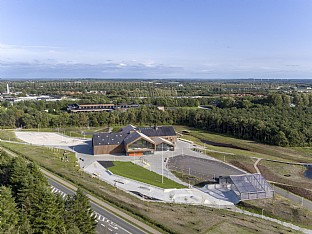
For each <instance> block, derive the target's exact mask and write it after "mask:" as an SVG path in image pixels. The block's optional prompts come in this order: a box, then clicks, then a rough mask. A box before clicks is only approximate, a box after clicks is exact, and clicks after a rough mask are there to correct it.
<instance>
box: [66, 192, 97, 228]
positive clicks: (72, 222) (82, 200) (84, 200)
mask: <svg viewBox="0 0 312 234" xmlns="http://www.w3.org/2000/svg"><path fill="white" fill-rule="evenodd" d="M65 207H66V211H67V212H66V214H65V223H66V225H67V226H68V229H73V228H75V227H78V228H79V230H80V232H81V233H95V231H96V224H97V223H96V219H95V217H94V215H93V211H92V208H91V206H90V203H89V199H88V197H87V196H86V195H85V194H83V192H82V190H81V189H79V188H78V190H77V192H76V194H75V195H72V196H68V197H67V199H66V203H65Z"/></svg>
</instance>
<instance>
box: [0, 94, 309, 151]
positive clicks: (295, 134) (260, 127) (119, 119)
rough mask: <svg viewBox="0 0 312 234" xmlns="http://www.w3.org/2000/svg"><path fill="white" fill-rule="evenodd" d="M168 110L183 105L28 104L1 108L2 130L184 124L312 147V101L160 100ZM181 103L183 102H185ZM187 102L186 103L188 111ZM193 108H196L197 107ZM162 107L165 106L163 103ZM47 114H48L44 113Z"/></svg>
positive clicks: (304, 97) (302, 97) (298, 97)
mask: <svg viewBox="0 0 312 234" xmlns="http://www.w3.org/2000/svg"><path fill="white" fill-rule="evenodd" d="M157 100H158V101H163V102H165V104H166V105H165V106H171V104H172V103H174V102H175V103H179V104H181V106H182V107H180V106H178V105H177V106H176V107H173V108H167V109H166V111H164V112H162V111H160V110H158V109H157V108H156V106H152V105H142V106H141V107H140V108H137V109H129V110H128V111H114V112H111V113H107V112H94V113H74V114H71V113H67V112H66V111H63V110H62V109H65V108H66V105H65V106H64V104H65V103H64V102H55V103H48V102H23V103H18V104H17V105H15V106H9V105H8V106H7V109H4V108H2V109H1V112H0V126H2V127H9V128H15V127H20V126H22V127H25V128H37V127H39V128H45V127H48V128H60V127H67V126H78V127H82V126H85V127H86V126H90V127H93V126H94V127H96V126H112V125H126V124H129V123H131V124H136V125H155V124H158V125H160V124H179V125H188V126H192V127H196V128H199V129H206V130H209V131H212V132H216V133H222V134H227V135H231V136H235V137H238V138H243V139H251V140H255V141H258V142H263V143H267V144H273V145H280V146H312V95H311V94H300V93H299V94H294V95H292V96H290V95H286V94H272V95H269V96H268V97H246V98H244V97H243V98H242V97H239V98H233V97H221V98H214V99H209V98H207V99H203V100H202V102H205V104H206V105H209V106H210V109H208V110H201V109H198V108H196V106H197V105H198V103H196V102H199V103H200V102H201V100H200V99H192V98H188V99H170V98H163V99H157ZM180 100H181V101H180ZM182 101H187V102H186V103H185V104H184V106H183V105H182V104H183V103H182ZM193 102H195V103H194V105H195V107H188V106H192V105H193ZM158 104H161V103H158ZM45 109H48V110H49V112H48V113H47V112H45V111H44V110H45Z"/></svg>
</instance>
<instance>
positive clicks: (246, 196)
mask: <svg viewBox="0 0 312 234" xmlns="http://www.w3.org/2000/svg"><path fill="white" fill-rule="evenodd" d="M229 179H230V181H229V182H230V184H231V189H232V190H233V191H234V192H235V193H236V195H238V197H239V198H240V199H241V200H253V199H259V198H271V197H273V195H274V190H273V188H272V186H271V185H270V184H269V183H268V182H267V181H266V179H265V178H264V177H263V176H262V175H261V174H244V175H231V176H230V178H229Z"/></svg>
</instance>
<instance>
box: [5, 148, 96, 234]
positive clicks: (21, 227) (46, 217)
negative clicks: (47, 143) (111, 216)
mask: <svg viewBox="0 0 312 234" xmlns="http://www.w3.org/2000/svg"><path fill="white" fill-rule="evenodd" d="M92 213H93V211H92V210H91V207H90V204H89V201H88V198H87V196H86V195H84V194H83V193H82V191H81V190H79V189H78V191H77V193H76V195H73V196H67V197H66V199H63V198H62V197H61V196H60V195H58V194H54V193H52V191H51V188H50V186H49V184H48V181H47V179H46V178H45V177H44V176H43V175H42V174H41V172H40V171H39V168H38V166H37V165H35V164H33V163H26V162H25V161H24V160H23V159H22V158H19V157H16V158H14V159H11V158H10V157H8V155H7V154H6V153H5V152H3V151H0V233H11V234H13V233H29V234H31V233H60V234H61V233H62V234H70V233H71V234H74V233H75V234H79V233H81V234H82V233H95V231H96V221H95V218H94V216H93V215H92Z"/></svg>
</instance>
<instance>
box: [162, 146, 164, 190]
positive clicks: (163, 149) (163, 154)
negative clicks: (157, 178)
mask: <svg viewBox="0 0 312 234" xmlns="http://www.w3.org/2000/svg"><path fill="white" fill-rule="evenodd" d="M161 183H162V184H163V183H164V145H163V143H162V144H161Z"/></svg>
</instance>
